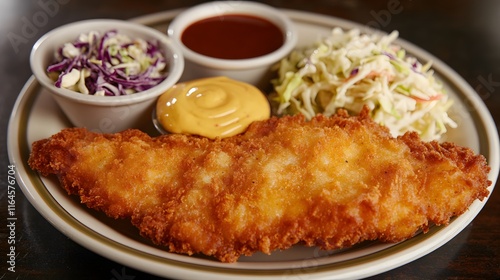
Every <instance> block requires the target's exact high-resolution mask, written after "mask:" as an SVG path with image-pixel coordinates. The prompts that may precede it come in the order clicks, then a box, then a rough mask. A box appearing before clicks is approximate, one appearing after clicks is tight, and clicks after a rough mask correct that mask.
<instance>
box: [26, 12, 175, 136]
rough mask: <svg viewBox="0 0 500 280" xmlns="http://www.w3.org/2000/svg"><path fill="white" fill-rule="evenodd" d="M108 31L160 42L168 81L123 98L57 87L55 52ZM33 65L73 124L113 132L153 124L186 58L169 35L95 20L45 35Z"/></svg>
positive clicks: (32, 57)
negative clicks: (154, 111)
mask: <svg viewBox="0 0 500 280" xmlns="http://www.w3.org/2000/svg"><path fill="white" fill-rule="evenodd" d="M109 30H117V31H118V33H121V34H124V35H127V36H129V37H131V38H142V39H145V40H147V41H156V42H158V45H159V47H160V49H161V51H162V52H163V55H164V56H165V58H166V60H167V65H168V66H167V72H168V76H167V77H166V79H165V80H163V81H162V82H160V83H159V84H158V85H156V86H154V87H152V88H150V89H148V90H145V91H142V92H138V93H134V94H130V95H122V96H95V95H87V94H81V93H79V92H75V91H72V90H69V89H65V88H58V87H56V86H55V85H54V81H53V80H52V79H50V78H49V76H48V75H47V66H49V64H50V63H52V62H53V59H54V52H55V51H56V50H57V49H58V48H59V47H61V46H62V45H63V44H64V43H67V42H73V41H74V40H75V39H76V38H77V37H78V36H79V35H80V34H82V33H88V32H90V31H99V32H105V31H109ZM30 65H31V70H32V72H33V74H34V75H35V77H36V79H37V80H38V82H39V83H40V84H41V85H42V86H43V87H44V88H46V89H47V90H48V91H49V92H50V93H51V95H52V96H53V97H54V99H55V101H56V102H57V104H58V105H59V107H60V108H61V109H62V111H63V112H64V113H65V115H66V116H67V117H68V119H69V121H70V122H71V123H72V124H73V125H75V126H78V127H86V128H88V129H89V130H92V131H97V132H103V133H113V132H118V131H122V130H125V129H128V128H141V127H143V126H144V125H145V124H148V123H150V116H151V110H152V108H153V106H154V104H155V102H156V99H157V98H158V96H160V95H161V94H162V93H163V92H165V91H166V90H167V89H169V88H170V87H171V86H173V85H174V84H176V83H177V82H178V80H179V78H180V77H181V75H182V72H183V70H184V58H183V56H182V51H181V50H180V49H179V47H178V46H177V45H176V44H173V43H172V42H171V39H170V38H168V36H167V35H166V34H164V33H162V32H160V31H158V30H155V29H153V28H151V27H147V26H145V25H140V24H137V23H133V22H129V21H123V20H114V19H92V20H84V21H79V22H74V23H70V24H67V25H64V26H61V27H58V28H55V29H53V30H52V31H49V32H48V33H47V34H45V35H43V36H42V37H41V38H40V39H39V40H38V41H37V42H36V43H35V44H34V46H33V48H32V51H31V55H30Z"/></svg>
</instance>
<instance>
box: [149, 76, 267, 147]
mask: <svg viewBox="0 0 500 280" xmlns="http://www.w3.org/2000/svg"><path fill="white" fill-rule="evenodd" d="M270 115H271V108H270V105H269V102H268V100H267V99H266V97H265V95H264V94H263V93H262V92H261V91H260V90H259V89H258V88H256V87H255V86H253V85H251V84H248V83H245V82H241V81H237V80H233V79H230V78H227V77H224V76H220V77H210V78H203V79H197V80H192V81H187V82H183V83H178V84H176V85H175V86H173V87H172V88H170V89H169V90H167V91H166V92H165V93H163V94H162V95H161V96H160V98H159V99H158V101H157V103H156V119H157V124H159V125H161V128H162V129H163V130H165V131H167V132H170V133H183V134H193V135H200V136H204V137H208V138H211V139H215V138H217V137H219V138H224V137H230V136H234V135H236V134H239V133H242V132H244V131H245V130H246V129H247V127H248V126H249V125H250V124H251V123H252V122H254V121H260V120H266V119H268V118H269V117H270Z"/></svg>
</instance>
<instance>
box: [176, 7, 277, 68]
mask: <svg viewBox="0 0 500 280" xmlns="http://www.w3.org/2000/svg"><path fill="white" fill-rule="evenodd" d="M284 37H285V36H284V34H283V32H282V31H281V29H280V28H278V27H277V26H276V25H275V24H274V23H272V22H270V21H268V20H266V19H263V18H260V17H256V16H251V15H242V14H227V15H221V16H216V17H210V18H206V19H203V20H200V21H197V22H195V23H193V24H191V25H190V26H188V27H187V28H186V29H185V30H184V31H183V33H182V35H181V40H182V42H183V43H184V45H186V47H188V48H189V49H191V50H192V51H195V52H197V53H199V54H203V55H206V56H210V57H214V58H222V59H247V58H254V57H258V56H262V55H266V54H268V53H271V52H273V51H275V50H277V49H279V48H280V47H281V46H282V45H283V43H284Z"/></svg>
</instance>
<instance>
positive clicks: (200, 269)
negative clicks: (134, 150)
mask: <svg viewBox="0 0 500 280" xmlns="http://www.w3.org/2000/svg"><path fill="white" fill-rule="evenodd" d="M181 10H183V9H176V10H168V11H163V12H158V13H154V14H150V15H144V16H140V17H136V18H133V19H131V20H132V21H136V22H139V23H142V24H146V25H148V24H149V25H152V24H154V23H155V22H165V21H168V20H171V19H172V18H173V17H174V16H175V15H177V14H178V13H179V12H180V11H181ZM282 11H283V12H284V13H286V14H287V15H288V16H290V17H291V19H292V21H294V22H295V21H306V22H308V23H313V24H321V25H323V26H325V27H330V28H331V27H332V26H340V27H343V28H364V29H366V27H365V26H363V25H361V24H359V23H356V22H352V21H349V20H345V19H341V18H336V17H333V16H326V15H319V14H316V13H311V12H303V11H295V10H287V9H282ZM339 23H340V24H339ZM377 32H379V31H377ZM398 43H401V45H402V46H403V47H404V48H407V49H409V50H410V51H409V52H410V53H412V54H414V53H418V54H420V55H423V56H424V57H428V58H432V60H433V61H434V62H435V64H434V65H433V68H435V69H436V72H439V73H442V74H445V76H446V77H447V79H449V80H450V82H451V84H452V85H453V86H455V87H457V88H461V89H465V90H464V91H463V90H460V91H459V93H460V94H462V95H465V97H467V99H468V100H470V101H471V102H472V104H473V105H474V106H475V107H474V108H475V115H476V116H475V117H476V119H475V120H474V124H475V126H477V125H478V124H481V127H480V128H478V127H476V129H478V130H479V129H481V130H482V131H478V134H480V136H486V139H482V138H483V137H479V139H480V140H482V141H483V142H481V143H479V147H480V148H481V151H479V152H480V153H481V154H485V153H486V154H487V155H488V156H487V159H488V163H489V165H490V166H492V173H490V180H491V181H492V182H493V184H492V186H491V187H490V192H492V191H493V189H494V186H495V183H496V181H497V177H498V165H499V163H498V162H499V159H498V157H499V156H498V155H499V152H498V151H499V143H498V142H499V141H498V132H497V128H496V126H495V124H494V121H493V118H492V116H491V114H490V113H489V111H488V109H487V107H486V105H485V104H484V102H483V101H482V100H481V99H480V98H479V96H478V95H477V94H476V93H475V91H474V90H473V89H472V88H471V87H470V85H469V84H467V82H465V81H464V80H463V79H462V78H461V77H460V76H459V75H458V74H457V73H456V72H455V71H454V70H453V69H451V68H449V66H447V65H446V64H445V63H444V62H442V61H440V60H439V59H437V58H436V57H434V56H433V55H431V54H430V53H428V52H426V51H425V50H423V49H421V48H418V47H417V46H415V45H413V44H411V43H409V42H407V41H405V40H404V39H398ZM417 56H418V55H417ZM436 62H437V63H436ZM436 67H437V68H436ZM39 87H40V85H39V84H38V82H37V81H36V79H35V78H34V77H33V76H31V77H30V78H29V79H28V81H27V82H26V84H25V85H24V87H23V88H22V90H21V93H20V94H19V96H18V98H17V100H16V103H15V104H14V107H13V110H12V113H11V116H10V119H9V124H8V129H7V135H8V136H7V138H8V139H7V147H8V156H9V160H10V163H11V164H14V165H15V166H16V168H17V169H18V170H17V172H16V176H17V177H18V178H17V179H18V181H17V182H18V184H19V186H20V188H21V190H22V191H23V193H24V194H25V196H26V197H27V198H28V200H29V201H30V203H31V204H32V205H33V206H34V207H35V208H36V210H37V211H38V212H40V214H42V216H43V217H44V218H45V219H46V220H48V221H49V222H50V223H51V224H52V225H53V226H54V227H56V228H57V229H58V230H59V231H61V232H62V233H63V234H65V235H66V236H68V237H70V238H71V239H72V240H73V241H75V242H77V243H79V244H81V245H82V246H84V247H86V248H87V249H89V250H91V251H93V252H95V253H97V254H100V255H102V256H105V257H106V258H108V259H111V260H113V261H116V262H119V263H121V264H124V265H127V266H130V267H133V268H135V269H138V270H141V271H145V272H147V273H151V274H154V275H158V276H163V277H190V278H191V277H205V278H207V279H225V277H227V279H229V278H231V279H253V278H255V277H256V276H265V277H266V278H268V279H270V278H276V279H277V278H282V277H283V276H284V273H286V272H287V270H285V269H280V270H274V271H268V270H266V271H260V270H242V269H232V268H230V267H227V268H213V267H207V266H199V265H197V264H186V263H182V262H177V261H175V260H168V262H169V263H168V264H166V263H165V259H163V258H161V257H156V256H149V257H148V258H147V259H145V258H141V254H143V253H142V252H135V255H133V256H132V259H131V256H130V255H128V254H127V253H126V252H125V254H124V255H123V256H122V255H119V254H117V251H119V252H122V253H123V250H127V249H128V250H130V249H132V250H135V249H133V248H121V247H126V246H124V245H122V244H117V245H116V244H115V245H116V246H115V247H114V248H107V249H110V250H109V251H106V250H104V249H103V248H102V247H103V246H102V244H101V243H95V242H96V241H95V240H94V239H95V238H96V237H95V236H94V237H91V236H87V235H85V234H83V233H82V232H80V231H78V230H77V229H75V228H74V227H69V228H68V227H67V225H65V224H60V221H57V220H53V219H54V218H56V219H57V218H58V217H59V215H58V214H57V213H53V212H52V213H51V210H52V208H50V209H44V207H43V206H45V205H40V204H42V202H46V201H45V200H44V199H43V198H42V199H41V200H38V201H37V199H38V198H41V195H42V194H40V193H39V192H38V191H37V190H36V189H31V188H30V187H28V186H27V185H26V184H28V183H32V184H36V183H37V184H42V185H43V183H42V182H41V181H40V182H33V180H35V181H36V180H37V178H36V177H37V176H38V175H37V174H36V173H35V172H34V171H32V170H31V169H30V168H29V167H28V166H27V163H26V161H25V160H22V159H27V156H28V155H29V149H30V147H29V146H28V143H27V132H26V131H25V130H23V129H20V127H19V124H21V123H23V122H24V123H27V121H28V119H29V115H30V113H23V112H20V111H19V109H20V108H26V107H29V106H33V104H34V103H35V102H36V98H37V96H36V94H35V93H34V92H35V91H36V89H37V88H39ZM478 120H479V122H478ZM16 124H17V126H16ZM26 126H27V125H26ZM21 142H22V143H24V146H21V145H16V144H20V143H21ZM483 149H484V150H483ZM485 156H486V155H485ZM18 160H19V161H20V162H17V161H18ZM20 171H23V172H24V173H23V174H27V175H25V176H27V177H24V176H21V173H22V172H20ZM495 171H496V172H495ZM38 180H40V178H39V177H38ZM490 195H491V194H490ZM488 198H489V196H488V197H487V198H486V199H485V200H483V201H482V202H479V201H475V202H474V203H473V205H471V209H473V210H474V211H475V212H474V214H473V215H468V216H467V217H466V218H463V219H461V218H462V217H464V216H460V217H458V218H456V219H455V220H454V223H455V222H457V223H460V224H457V225H459V226H458V227H454V228H453V229H454V230H453V231H450V230H444V231H443V229H446V228H447V227H440V228H434V229H433V230H435V231H443V232H444V233H446V236H445V237H446V238H441V239H438V240H433V241H434V243H432V244H433V246H434V247H435V248H433V249H432V250H430V251H429V250H426V249H425V248H421V250H418V249H419V248H416V250H415V248H413V247H412V246H414V243H419V242H420V241H421V239H424V240H425V239H431V238H432V237H433V236H434V235H420V236H422V237H420V238H418V239H417V238H412V239H409V240H407V241H405V242H403V243H404V244H406V245H408V246H405V247H404V248H402V247H401V246H399V245H396V246H393V247H391V248H388V249H386V250H384V251H383V253H375V254H374V255H380V254H382V256H381V257H378V256H364V257H361V259H368V261H367V262H362V264H361V266H362V267H356V268H358V269H356V271H352V269H350V268H351V267H350V264H351V263H352V261H346V262H344V263H342V262H341V263H342V266H341V265H339V264H341V263H334V264H326V265H323V266H321V267H314V268H313V269H309V268H300V267H299V268H292V269H289V270H288V272H290V273H292V274H291V275H290V276H295V277H301V276H307V277H312V278H316V279H322V278H326V277H328V279H344V278H353V277H355V278H358V277H368V276H373V275H376V274H379V273H383V272H385V271H388V270H391V269H394V268H396V267H399V266H402V265H404V264H407V263H409V262H411V261H413V260H415V259H418V258H420V257H422V256H424V255H426V254H428V253H430V252H432V251H434V250H435V249H437V248H439V247H441V246H442V245H444V244H445V243H447V242H448V241H449V240H451V239H452V238H453V237H454V236H456V235H457V234H458V233H460V232H461V231H462V230H463V229H464V228H465V227H466V226H467V225H468V224H469V223H470V222H471V221H472V220H473V219H474V218H475V216H476V215H477V214H479V212H480V210H481V209H482V207H483V206H484V205H485V203H486V202H487V200H488ZM55 203H56V204H57V202H55ZM57 205H58V204H57ZM57 205H55V206H54V205H53V206H52V207H57ZM62 210H63V211H64V209H62ZM469 211H471V210H469ZM471 213H472V212H471ZM471 213H469V214H471ZM54 215H56V216H58V217H54ZM67 215H69V214H67ZM69 217H71V216H70V215H69ZM69 217H67V218H69ZM59 218H61V217H59ZM75 222H76V223H79V221H75ZM83 226H85V225H83ZM75 231H76V232H75ZM94 233H95V232H94ZM101 238H106V237H101ZM108 241H110V242H114V241H113V240H109V239H108ZM110 242H106V243H107V245H109V244H108V243H110ZM426 247H429V246H426ZM410 249H413V250H410ZM135 251H136V250H135ZM388 251H390V252H389V254H387V253H388ZM409 251H411V252H409ZM395 255H396V256H397V259H403V260H399V261H394V260H391V258H394V256H395ZM370 258H375V259H374V260H369V259H370ZM358 261H359V260H358ZM367 263H368V264H370V265H369V267H366V264H367ZM166 267H168V268H170V269H171V270H169V271H168V272H167V271H166V269H165V268H166ZM146 268H149V269H150V270H147V269H146ZM165 272H167V273H168V274H165ZM332 272H334V275H331V273H332ZM332 277H334V278H332Z"/></svg>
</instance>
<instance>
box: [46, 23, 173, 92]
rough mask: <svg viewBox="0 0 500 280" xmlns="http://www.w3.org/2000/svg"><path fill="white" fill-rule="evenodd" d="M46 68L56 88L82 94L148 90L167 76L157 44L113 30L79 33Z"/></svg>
mask: <svg viewBox="0 0 500 280" xmlns="http://www.w3.org/2000/svg"><path fill="white" fill-rule="evenodd" d="M55 59H56V61H55V62H54V63H53V64H52V65H50V66H49V67H47V72H49V75H51V74H52V77H53V79H54V81H55V82H54V85H55V86H56V87H62V88H68V89H71V90H74V91H77V92H80V93H82V94H92V95H101V96H118V95H128V94H133V93H137V92H139V91H143V90H147V89H149V88H151V87H153V86H155V85H157V84H158V83H160V82H161V81H163V80H164V79H165V78H166V76H167V73H166V70H165V69H166V65H167V64H166V60H165V58H164V56H163V54H162V53H161V51H160V50H159V48H158V46H157V44H156V42H154V43H153V42H148V41H146V40H143V39H141V38H135V39H131V38H129V37H128V36H126V35H123V34H119V33H118V32H117V31H116V30H110V31H107V32H105V33H104V34H102V36H101V34H100V33H99V32H96V31H91V32H89V33H85V34H80V36H79V37H78V38H77V39H76V40H75V41H74V42H72V43H65V44H64V45H63V46H61V47H60V48H59V49H58V50H57V51H56V53H55Z"/></svg>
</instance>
